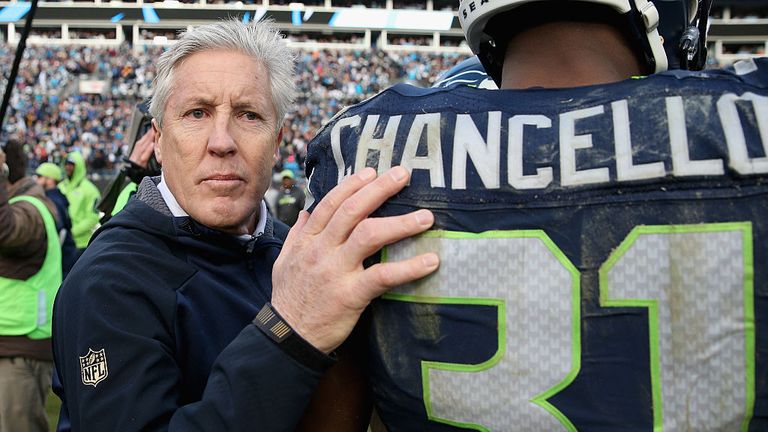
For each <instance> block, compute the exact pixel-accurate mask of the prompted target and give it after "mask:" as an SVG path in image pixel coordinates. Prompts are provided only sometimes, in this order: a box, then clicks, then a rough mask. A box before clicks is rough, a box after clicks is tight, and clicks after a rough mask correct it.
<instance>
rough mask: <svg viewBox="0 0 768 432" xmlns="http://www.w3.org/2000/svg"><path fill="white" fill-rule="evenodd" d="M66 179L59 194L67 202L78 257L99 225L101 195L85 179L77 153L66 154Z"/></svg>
mask: <svg viewBox="0 0 768 432" xmlns="http://www.w3.org/2000/svg"><path fill="white" fill-rule="evenodd" d="M64 170H65V172H66V174H67V176H66V178H65V179H64V181H63V182H61V184H60V185H59V189H61V192H62V193H64V195H65V196H66V197H67V199H68V200H69V217H70V218H71V219H72V236H73V237H74V239H75V246H76V247H77V250H78V256H79V255H81V254H82V253H83V250H85V247H86V246H88V240H90V239H91V234H93V231H94V230H96V226H97V225H98V223H99V214H98V212H97V211H96V203H97V202H98V200H99V198H100V197H101V194H100V192H99V189H98V188H96V186H95V185H94V184H93V183H91V181H90V180H88V178H86V176H85V174H86V169H85V161H84V160H83V156H82V155H81V154H80V152H78V151H73V152H71V153H69V154H67V159H66V161H65V162H64Z"/></svg>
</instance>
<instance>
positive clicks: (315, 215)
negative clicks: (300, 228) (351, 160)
mask: <svg viewBox="0 0 768 432" xmlns="http://www.w3.org/2000/svg"><path fill="white" fill-rule="evenodd" d="M374 178H376V171H375V170H374V169H373V168H365V169H363V170H361V171H360V172H358V173H355V174H354V175H352V176H350V177H347V178H345V179H344V180H343V181H342V182H341V183H340V184H338V185H337V186H336V187H334V188H333V189H332V190H331V191H330V192H328V194H327V195H326V196H324V197H323V199H322V200H320V202H319V203H318V204H317V207H315V210H314V211H313V212H312V216H311V217H310V218H309V220H308V221H307V224H306V225H305V226H304V230H305V231H306V232H308V233H310V234H317V233H319V232H320V231H322V230H324V229H325V227H326V226H327V225H328V222H329V221H330V220H331V218H332V217H333V215H334V214H335V213H336V211H337V210H338V209H339V207H340V206H341V205H342V204H343V203H344V202H345V201H346V200H347V199H348V198H349V197H350V196H352V195H353V194H354V193H355V192H357V191H359V190H360V189H362V188H363V187H364V186H365V185H367V184H368V183H370V182H371V181H373V179H374Z"/></svg>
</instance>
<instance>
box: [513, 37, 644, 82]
mask: <svg viewBox="0 0 768 432" xmlns="http://www.w3.org/2000/svg"><path fill="white" fill-rule="evenodd" d="M641 74H642V67H641V65H640V62H639V61H638V58H637V56H636V55H635V53H634V52H633V51H632V49H631V48H630V47H629V45H628V43H627V41H626V40H625V39H624V37H623V36H622V34H621V32H619V31H618V30H617V29H616V28H615V27H613V26H610V25H608V24H601V23H579V22H556V23H549V24H544V25H541V26H537V27H534V28H531V29H529V30H526V31H524V32H522V33H520V34H519V35H516V36H515V37H513V38H512V39H511V40H510V41H509V44H508V45H507V51H506V57H505V61H504V69H503V73H502V83H501V88H504V89H524V88H529V87H545V88H567V87H579V86H585V85H595V84H606V83H611V82H616V81H621V80H624V79H627V78H630V77H632V76H635V75H641Z"/></svg>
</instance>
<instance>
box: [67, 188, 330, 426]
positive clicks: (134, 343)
mask: <svg viewBox="0 0 768 432" xmlns="http://www.w3.org/2000/svg"><path fill="white" fill-rule="evenodd" d="M137 198H138V199H134V200H131V202H130V203H129V204H128V206H127V207H126V208H125V209H124V210H123V211H122V212H120V213H119V214H118V215H116V216H115V217H114V218H112V219H111V220H110V221H109V223H107V224H105V225H104V226H103V227H102V228H101V229H100V230H99V231H98V232H97V233H96V234H95V236H94V239H93V241H92V242H91V244H90V245H89V247H88V248H87V250H86V252H85V253H84V254H83V256H82V257H81V258H80V260H79V261H78V262H77V264H76V265H75V267H74V268H73V270H72V272H71V273H70V275H69V278H67V280H66V281H65V283H64V284H63V286H62V288H61V290H60V291H59V294H58V296H57V299H56V303H55V308H54V323H53V327H54V328H53V333H54V337H53V338H54V357H55V363H56V371H57V373H56V376H55V378H54V387H56V388H55V391H56V393H57V394H58V395H59V397H61V399H62V401H63V406H62V411H61V420H60V422H59V430H60V431H61V430H68V429H69V428H70V427H71V429H72V430H88V431H139V430H141V431H160V430H178V431H195V430H200V431H203V430H204V431H240V430H254V428H257V429H258V430H263V431H282V430H292V429H293V428H294V426H295V424H296V423H297V421H298V419H299V418H300V416H301V414H302V412H303V410H304V407H305V405H306V403H307V402H308V400H309V397H310V395H311V393H312V391H313V390H314V388H315V386H316V384H317V382H318V380H319V378H320V376H321V373H322V370H321V369H322V368H317V367H310V366H309V365H308V364H307V363H306V362H304V363H302V362H300V361H297V360H296V357H292V356H291V355H289V354H287V353H286V352H285V351H284V350H283V349H281V348H280V347H279V346H278V345H277V344H275V343H274V342H273V341H272V340H271V339H269V338H268V337H267V336H265V335H264V334H263V333H262V332H261V331H260V330H259V329H258V328H257V327H256V326H255V325H253V324H252V320H253V318H254V317H255V315H256V314H257V312H258V310H259V309H260V308H261V307H262V305H263V304H264V303H265V302H267V301H268V300H269V298H270V295H271V272H272V265H273V263H274V261H275V259H276V258H277V256H278V253H279V252H280V248H281V246H282V240H281V237H284V234H285V232H286V229H285V227H284V226H283V225H282V224H280V223H279V222H277V224H278V225H279V226H278V229H277V231H279V232H280V233H279V234H275V231H276V230H275V228H274V225H273V222H272V221H271V220H270V221H269V222H268V224H267V229H266V232H265V233H264V235H262V236H261V237H258V238H254V239H253V240H252V241H250V242H248V243H247V244H242V243H241V242H239V241H238V240H237V239H235V238H234V237H232V236H229V235H226V234H223V233H220V232H217V231H214V230H211V229H209V228H206V227H204V226H202V225H200V224H197V223H196V222H195V221H193V220H192V219H191V218H188V217H184V218H174V217H173V216H172V215H171V213H170V211H169V210H168V208H167V206H166V205H165V202H164V201H163V200H162V197H161V196H160V194H159V191H158V190H157V188H156V187H155V184H154V183H153V182H152V180H151V179H149V178H145V179H144V183H142V185H141V187H140V189H139V191H138V193H137ZM315 366H316V365H315ZM57 381H60V383H57Z"/></svg>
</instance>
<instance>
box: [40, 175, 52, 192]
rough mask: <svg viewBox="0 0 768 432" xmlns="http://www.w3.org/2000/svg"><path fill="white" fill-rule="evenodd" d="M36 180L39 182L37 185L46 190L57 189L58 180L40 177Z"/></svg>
mask: <svg viewBox="0 0 768 432" xmlns="http://www.w3.org/2000/svg"><path fill="white" fill-rule="evenodd" d="M35 180H36V181H37V184H39V185H40V186H41V187H42V188H43V189H45V190H48V189H53V188H55V187H56V180H54V179H52V178H49V177H46V176H41V175H39V176H37V177H36V178H35Z"/></svg>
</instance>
